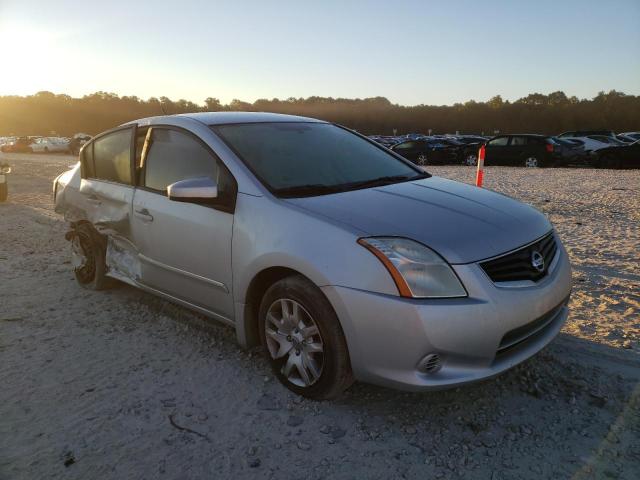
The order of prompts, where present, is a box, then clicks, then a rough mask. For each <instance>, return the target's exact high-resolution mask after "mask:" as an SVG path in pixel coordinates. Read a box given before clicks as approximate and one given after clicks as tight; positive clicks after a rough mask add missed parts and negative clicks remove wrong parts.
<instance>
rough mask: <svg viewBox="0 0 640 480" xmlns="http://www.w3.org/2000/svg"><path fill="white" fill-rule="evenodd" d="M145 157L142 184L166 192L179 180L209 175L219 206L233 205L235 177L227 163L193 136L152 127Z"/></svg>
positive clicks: (163, 193) (162, 192) (159, 191)
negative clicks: (214, 187) (215, 188)
mask: <svg viewBox="0 0 640 480" xmlns="http://www.w3.org/2000/svg"><path fill="white" fill-rule="evenodd" d="M149 140H150V142H149V145H148V146H147V152H146V155H145V158H144V160H143V161H144V165H143V178H141V183H142V185H143V186H144V187H146V188H148V189H151V190H154V191H157V192H158V193H161V194H162V195H166V193H167V186H169V185H171V184H172V183H175V182H178V181H180V180H187V179H191V178H198V177H209V178H211V179H212V180H214V181H215V182H216V183H217V185H218V195H219V202H216V203H220V206H227V207H231V208H233V205H234V204H235V190H236V187H235V180H234V179H233V177H232V175H231V173H229V171H228V170H227V169H226V167H225V166H224V165H223V164H222V163H221V162H220V160H218V158H217V157H215V156H214V155H213V154H212V153H211V151H210V150H209V149H208V148H207V147H205V146H204V145H203V144H202V143H201V142H200V141H199V140H197V139H196V138H195V137H194V136H192V135H190V134H187V133H184V132H181V131H178V130H173V129H169V128H158V127H155V128H152V129H151V135H150V138H149Z"/></svg>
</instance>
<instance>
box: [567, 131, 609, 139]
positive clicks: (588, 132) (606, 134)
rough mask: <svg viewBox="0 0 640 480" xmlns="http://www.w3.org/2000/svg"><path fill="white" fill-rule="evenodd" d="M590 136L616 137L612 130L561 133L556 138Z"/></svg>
mask: <svg viewBox="0 0 640 480" xmlns="http://www.w3.org/2000/svg"><path fill="white" fill-rule="evenodd" d="M590 135H604V136H605V137H615V136H616V134H615V132H614V131H613V130H574V131H571V132H562V133H561V134H560V135H557V137H558V138H567V137H588V136H590Z"/></svg>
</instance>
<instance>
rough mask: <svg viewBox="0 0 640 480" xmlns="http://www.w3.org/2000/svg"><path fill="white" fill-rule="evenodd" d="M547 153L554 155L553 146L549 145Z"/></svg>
mask: <svg viewBox="0 0 640 480" xmlns="http://www.w3.org/2000/svg"><path fill="white" fill-rule="evenodd" d="M547 152H549V153H553V144H551V143H547Z"/></svg>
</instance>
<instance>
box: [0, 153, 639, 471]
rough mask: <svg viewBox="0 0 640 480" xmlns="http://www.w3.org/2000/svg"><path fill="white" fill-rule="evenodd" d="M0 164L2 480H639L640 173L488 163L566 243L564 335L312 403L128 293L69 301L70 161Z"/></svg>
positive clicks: (202, 330)
mask: <svg viewBox="0 0 640 480" xmlns="http://www.w3.org/2000/svg"><path fill="white" fill-rule="evenodd" d="M3 158H5V159H7V160H8V161H9V162H10V163H11V164H12V166H13V168H14V173H12V174H11V175H10V176H9V201H8V202H7V203H6V204H0V279H1V282H2V283H1V288H2V294H1V297H0V298H1V301H0V385H1V388H0V479H2V480H4V479H22V478H24V479H33V478H74V479H75V478H77V479H86V478H114V479H122V478H150V479H153V478H166V479H178V478H229V477H232V478H254V477H260V478H276V479H278V478H312V479H315V478H318V479H320V478H331V479H333V478H345V479H347V478H380V479H388V478H416V479H425V478H434V477H435V478H440V477H442V478H450V477H455V478H494V479H500V478H505V479H508V478H513V479H516V478H569V477H573V476H575V477H576V478H623V479H637V478H640V383H639V382H640V343H639V339H640V286H639V285H640V267H639V263H640V248H639V246H640V226H639V225H640V171H617V170H582V169H553V170H538V169H523V168H508V167H502V168H501V167H494V168H491V167H489V168H486V170H485V186H486V187H487V188H490V189H494V190H496V191H499V192H502V193H505V194H507V195H510V196H513V197H515V198H518V199H520V200H522V201H525V202H527V203H530V204H532V205H534V206H535V207H537V208H538V209H540V210H541V211H543V212H544V213H545V214H546V215H548V216H549V218H550V220H551V221H552V222H553V223H554V225H555V226H556V228H557V230H558V232H559V234H560V236H561V238H562V240H563V242H564V243H565V246H566V248H567V250H568V252H569V255H570V256H571V260H572V263H573V267H574V291H573V295H572V300H571V303H570V309H571V314H570V317H569V320H568V322H567V324H566V326H565V327H564V329H563V333H562V334H561V335H560V336H559V337H558V338H557V339H556V340H555V341H554V342H553V343H552V344H551V345H550V346H549V347H548V348H547V349H546V350H544V351H543V352H541V353H540V354H539V355H537V356H535V357H534V358H532V359H531V360H529V361H527V362H525V363H524V364H523V365H521V366H519V367H517V368H516V369H514V370H512V371H510V372H508V373H506V374H504V375H502V376H500V377H498V378H496V379H493V380H488V381H485V382H482V383H479V384H476V385H472V386H469V387H465V388H459V389H455V390H451V391H443V392H432V393H425V394H408V393H403V392H396V391H392V390H387V389H382V388H378V387H373V386H368V385H363V384H356V385H355V386H354V387H353V388H351V389H350V390H349V391H348V392H347V393H346V395H345V396H344V397H343V398H341V399H340V400H337V401H333V402H323V403H317V402H312V401H309V400H305V399H301V398H298V397H296V396H294V395H293V394H292V393H290V392H288V391H287V390H285V389H284V387H282V386H280V385H279V384H278V383H277V382H276V381H275V379H273V378H272V376H271V373H270V369H269V367H268V364H267V362H266V361H265V360H263V358H262V357H261V354H260V352H259V351H253V352H245V351H242V350H241V349H240V348H239V347H237V345H236V343H235V334H234V332H233V331H232V330H231V329H229V328H227V327H224V326H221V325H218V324H216V323H214V322H212V321H208V320H206V319H204V318H203V317H201V316H199V315H197V314H194V313H192V312H190V311H188V310H185V309H183V308H181V307H177V306H174V305H172V304H170V303H168V302H166V301H164V300H161V299H158V298H155V297H153V296H151V295H149V294H146V293H143V292H141V291H138V290H136V289H133V288H131V287H128V286H121V287H120V288H117V289H115V290H111V291H108V292H93V291H87V290H84V289H82V288H80V287H79V286H78V285H77V284H76V282H75V280H74V278H73V273H72V269H71V264H70V249H69V245H68V243H67V242H66V241H65V240H64V233H65V232H66V228H65V224H64V222H63V221H62V219H61V218H60V217H59V216H58V215H56V214H55V213H54V212H53V208H52V204H51V181H52V180H53V178H54V177H55V176H56V175H57V174H58V173H60V172H62V171H63V170H64V169H66V168H67V166H68V165H71V164H72V163H73V162H74V159H73V158H72V157H68V156H50V155H46V156H45V155H37V156H36V155H4V157H3ZM429 171H430V172H432V173H434V174H436V175H440V176H443V177H447V178H452V179H455V180H460V181H465V182H471V181H472V180H473V177H474V171H475V170H474V169H473V168H470V167H463V166H459V167H458V166H454V167H431V168H429ZM478 241H479V242H481V241H482V239H478ZM389 321H393V319H389Z"/></svg>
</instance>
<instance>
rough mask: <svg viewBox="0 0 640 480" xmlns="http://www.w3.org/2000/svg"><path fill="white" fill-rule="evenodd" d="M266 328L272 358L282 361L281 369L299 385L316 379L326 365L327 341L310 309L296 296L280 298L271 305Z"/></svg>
mask: <svg viewBox="0 0 640 480" xmlns="http://www.w3.org/2000/svg"><path fill="white" fill-rule="evenodd" d="M264 328H265V338H266V343H267V348H268V350H269V354H270V355H271V358H272V359H274V360H276V361H279V362H281V363H282V367H281V368H280V373H281V374H282V375H283V376H284V377H285V378H286V379H287V380H288V381H289V382H291V383H292V384H294V385H297V386H299V387H309V386H311V385H313V384H314V383H316V381H318V379H319V378H320V375H321V374H322V368H323V366H324V345H323V342H322V336H321V335H320V330H319V329H318V325H317V324H316V322H315V320H314V319H313V317H312V316H311V315H310V314H309V312H307V310H306V309H305V308H304V307H303V306H302V305H300V304H299V303H298V302H296V301H295V300H292V299H289V298H280V299H278V300H276V301H275V302H273V303H272V304H271V306H270V307H269V310H268V311H267V316H266V321H265V324H264Z"/></svg>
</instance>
